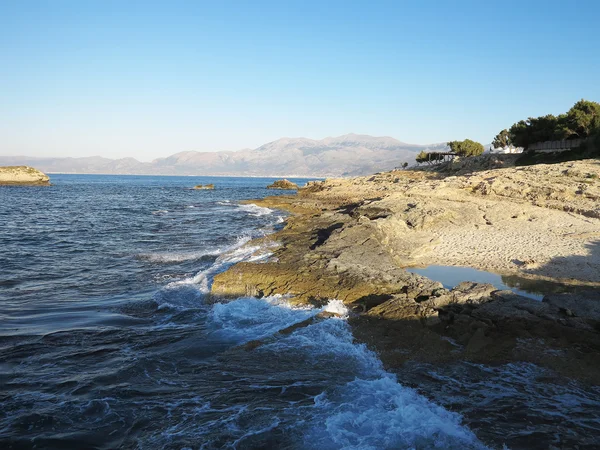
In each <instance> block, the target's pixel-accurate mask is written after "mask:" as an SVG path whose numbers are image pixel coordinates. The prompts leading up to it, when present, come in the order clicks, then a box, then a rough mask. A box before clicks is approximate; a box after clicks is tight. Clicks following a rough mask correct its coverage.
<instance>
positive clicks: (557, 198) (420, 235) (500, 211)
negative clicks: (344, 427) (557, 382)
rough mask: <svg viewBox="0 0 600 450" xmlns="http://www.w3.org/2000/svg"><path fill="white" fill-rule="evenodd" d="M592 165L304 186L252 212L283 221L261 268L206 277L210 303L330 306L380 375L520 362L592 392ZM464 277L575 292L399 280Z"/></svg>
mask: <svg viewBox="0 0 600 450" xmlns="http://www.w3.org/2000/svg"><path fill="white" fill-rule="evenodd" d="M599 178H600V164H599V162H598V161H595V160H591V161H580V162H572V163H564V164H557V165H539V166H530V167H524V168H523V167H518V168H515V167H508V168H503V169H497V170H486V171H481V172H468V173H466V174H464V175H460V176H456V175H454V174H450V175H449V174H442V173H432V172H425V171H415V172H411V171H394V172H388V173H381V174H376V175H373V176H370V177H362V178H353V179H332V180H327V181H323V182H312V183H309V184H308V185H307V186H306V187H305V188H302V189H300V190H299V193H298V195H297V196H278V197H269V198H266V199H263V200H257V201H255V202H253V203H256V204H259V205H260V206H266V207H271V208H282V209H286V210H288V211H291V212H292V213H293V215H292V216H291V217H290V218H289V219H288V221H287V224H286V226H285V228H284V229H283V230H281V231H280V232H278V233H276V234H274V235H272V236H269V237H268V238H266V240H268V241H270V242H271V244H273V243H277V245H278V246H277V247H276V248H275V250H274V254H273V258H272V260H270V261H267V262H265V263H240V264H237V265H235V266H233V267H232V268H230V269H229V270H228V271H226V272H224V273H221V274H219V275H217V276H216V277H215V279H214V283H213V286H212V293H213V295H215V296H219V297H223V296H224V297H228V296H230V297H237V296H240V295H256V296H259V297H260V296H266V295H272V294H291V295H293V296H294V298H293V301H296V302H298V303H312V304H315V305H321V304H323V303H325V302H326V301H327V300H329V299H332V298H337V299H340V300H342V301H344V302H345V303H346V304H347V305H348V306H349V308H350V309H351V311H353V312H354V313H355V316H353V318H352V319H351V323H352V324H353V326H354V330H355V336H357V338H359V339H361V340H362V341H365V342H367V343H368V344H370V345H372V346H373V347H374V348H376V349H377V350H378V352H379V353H380V355H381V357H382V360H383V361H384V362H385V363H386V364H387V365H388V366H389V367H393V366H395V365H400V364H403V362H404V361H407V360H409V359H410V360H423V361H438V362H443V361H450V360H456V359H466V360H473V361H485V362H506V361H511V360H519V361H531V362H535V363H537V364H542V365H545V366H548V367H552V368H554V369H555V370H558V371H560V372H561V373H565V374H568V375H570V376H575V377H579V378H582V379H587V380H592V381H594V382H600V334H599V331H600V320H599V318H600V314H599V312H598V306H597V305H598V304H600V303H599V302H600V299H598V298H597V296H595V295H593V294H590V292H592V293H593V292H597V291H598V289H599V288H600V202H598V198H600V197H599V196H600V183H599V181H598V179H599ZM429 264H438V265H463V266H471V267H475V268H479V269H484V270H489V271H494V272H496V273H500V274H502V275H506V276H519V277H521V278H522V279H524V280H528V279H531V280H547V281H548V282H549V283H554V284H556V285H557V286H574V287H577V288H579V287H581V288H582V289H584V290H582V291H581V292H579V291H578V293H576V294H570V295H568V296H565V295H562V296H561V295H558V294H557V295H548V296H547V297H546V298H545V299H544V301H537V300H532V299H529V298H525V297H522V296H519V295H517V294H515V293H513V292H512V291H500V290H498V289H496V288H495V287H494V286H491V285H482V284H477V283H471V282H467V280H465V281H466V282H465V283H461V284H459V285H458V286H456V287H455V288H454V289H452V290H447V289H444V287H443V286H442V285H441V284H440V283H438V282H435V281H432V280H429V279H427V278H425V277H422V276H419V275H416V274H412V273H409V272H407V271H406V270H404V268H405V267H407V266H410V265H421V266H426V265H429Z"/></svg>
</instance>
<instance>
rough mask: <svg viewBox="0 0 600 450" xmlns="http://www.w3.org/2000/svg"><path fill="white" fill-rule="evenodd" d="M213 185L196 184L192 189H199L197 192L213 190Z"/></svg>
mask: <svg viewBox="0 0 600 450" xmlns="http://www.w3.org/2000/svg"><path fill="white" fill-rule="evenodd" d="M214 188H215V185H214V184H198V185H196V186H194V189H199V190H206V189H209V190H210V189H214Z"/></svg>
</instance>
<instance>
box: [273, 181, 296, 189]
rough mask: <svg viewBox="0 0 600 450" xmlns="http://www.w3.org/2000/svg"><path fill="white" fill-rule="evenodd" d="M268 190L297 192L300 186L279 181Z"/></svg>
mask: <svg viewBox="0 0 600 450" xmlns="http://www.w3.org/2000/svg"><path fill="white" fill-rule="evenodd" d="M267 189H283V190H289V191H291V190H297V189H299V188H298V185H297V184H296V183H292V182H291V181H288V180H277V181H274V182H273V183H272V184H270V185H268V186H267Z"/></svg>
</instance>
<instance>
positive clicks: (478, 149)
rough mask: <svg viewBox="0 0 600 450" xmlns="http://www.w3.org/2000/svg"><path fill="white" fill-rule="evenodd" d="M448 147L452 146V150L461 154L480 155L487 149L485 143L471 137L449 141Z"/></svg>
mask: <svg viewBox="0 0 600 450" xmlns="http://www.w3.org/2000/svg"><path fill="white" fill-rule="evenodd" d="M448 147H450V151H452V152H453V153H456V154H457V155H459V156H478V155H481V154H482V153H483V152H484V150H485V149H484V147H483V145H481V144H480V143H479V142H475V141H472V140H471V139H465V140H464V141H451V142H448Z"/></svg>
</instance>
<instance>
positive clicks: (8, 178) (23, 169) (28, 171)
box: [0, 166, 50, 186]
mask: <svg viewBox="0 0 600 450" xmlns="http://www.w3.org/2000/svg"><path fill="white" fill-rule="evenodd" d="M0 185H30V186H49V185H50V177H48V175H46V174H45V173H43V172H41V171H39V170H37V169H34V168H33V167H28V166H5V167H0Z"/></svg>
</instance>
